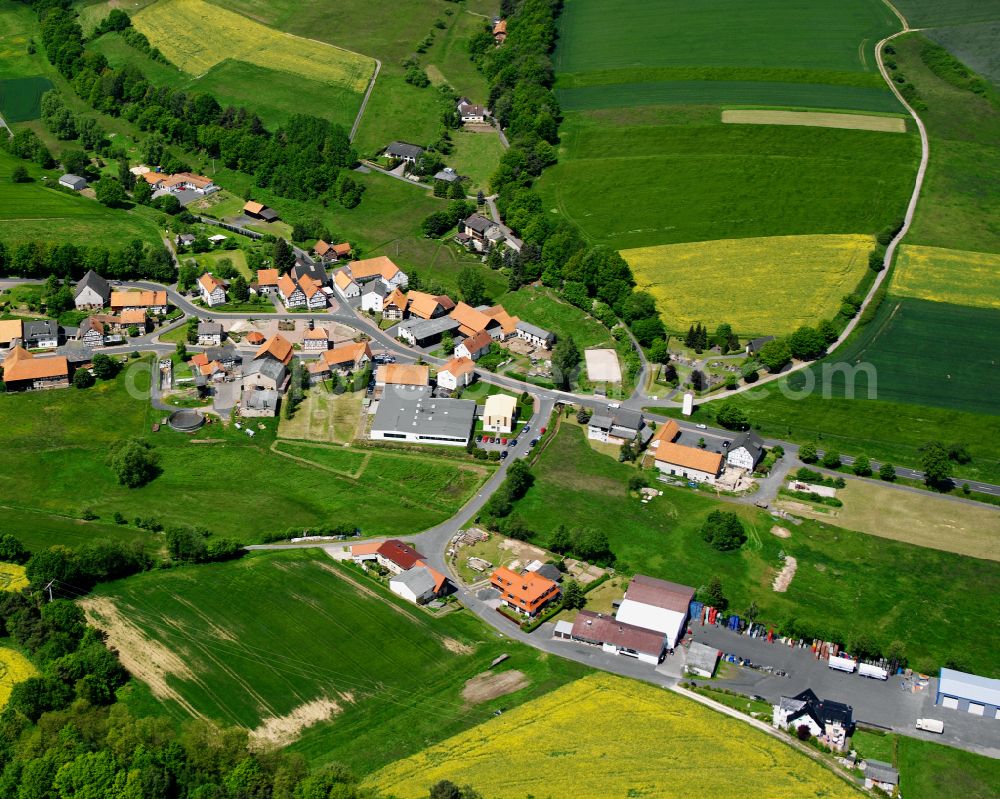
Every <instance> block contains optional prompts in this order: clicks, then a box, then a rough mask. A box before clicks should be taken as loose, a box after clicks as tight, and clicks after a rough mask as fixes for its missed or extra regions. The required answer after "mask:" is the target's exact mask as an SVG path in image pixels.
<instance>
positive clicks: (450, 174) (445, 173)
mask: <svg viewBox="0 0 1000 799" xmlns="http://www.w3.org/2000/svg"><path fill="white" fill-rule="evenodd" d="M434 180H441V181H444V182H445V183H448V184H453V183H461V182H462V181H463V180H465V178H463V177H462V176H461V175H459V174H458V172H456V171H455V170H454V169H452V168H451V167H450V166H446V167H445V168H444V169H442V170H441V171H440V172H435V173H434Z"/></svg>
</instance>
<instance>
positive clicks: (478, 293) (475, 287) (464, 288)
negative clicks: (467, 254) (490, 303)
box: [458, 266, 486, 307]
mask: <svg viewBox="0 0 1000 799" xmlns="http://www.w3.org/2000/svg"><path fill="white" fill-rule="evenodd" d="M458 292H459V294H461V296H462V299H463V300H465V301H466V302H467V303H468V304H469V305H471V306H473V307H476V306H477V305H482V304H483V303H484V302H486V281H484V280H483V276H482V274H481V273H480V271H479V270H478V269H477V268H476V267H474V266H467V267H465V268H464V269H463V270H462V271H461V272H459V273H458Z"/></svg>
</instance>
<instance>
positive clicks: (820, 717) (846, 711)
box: [792, 688, 854, 727]
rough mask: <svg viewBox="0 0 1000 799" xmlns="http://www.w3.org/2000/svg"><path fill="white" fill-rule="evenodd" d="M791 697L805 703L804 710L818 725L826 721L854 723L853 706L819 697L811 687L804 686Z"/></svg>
mask: <svg viewBox="0 0 1000 799" xmlns="http://www.w3.org/2000/svg"><path fill="white" fill-rule="evenodd" d="M792 698H793V699H795V700H797V701H799V702H803V703H804V704H805V707H804V710H805V711H806V712H808V713H809V715H810V716H812V717H813V720H814V721H816V723H817V724H819V725H820V726H822V725H823V724H825V723H826V722H828V721H830V722H838V723H840V724H842V725H843V726H844V727H852V726H853V725H854V708H852V707H851V706H850V705H845V704H844V703H843V702H834V701H833V700H832V699H820V698H819V697H817V696H816V694H815V693H813V690H812V689H811V688H806V689H805V690H804V691H802V692H801V693H798V694H796V695H795V696H794V697H792Z"/></svg>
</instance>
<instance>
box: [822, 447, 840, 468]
mask: <svg viewBox="0 0 1000 799" xmlns="http://www.w3.org/2000/svg"><path fill="white" fill-rule="evenodd" d="M821 463H822V464H823V466H825V467H826V468H827V469H839V468H840V467H841V466H843V461H842V460H841V459H840V453H839V452H834V451H833V450H831V451H829V452H824V453H823V460H822V461H821Z"/></svg>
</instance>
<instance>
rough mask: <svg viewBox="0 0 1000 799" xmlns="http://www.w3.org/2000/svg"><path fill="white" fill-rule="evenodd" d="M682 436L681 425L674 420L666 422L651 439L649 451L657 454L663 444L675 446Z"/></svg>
mask: <svg viewBox="0 0 1000 799" xmlns="http://www.w3.org/2000/svg"><path fill="white" fill-rule="evenodd" d="M680 434H681V428H680V425H678V424H677V422H675V421H674V420H673V419H670V420H669V421H666V422H664V423H663V424H661V425H660V426H659V428H657V430H656V432H655V433H654V434H653V437H652V438H651V439H649V451H650V452H656V451H657V450H658V449H659V448H660V445H661V444H673V443H674V442H675V441H676V440H677V437H678V436H679V435H680Z"/></svg>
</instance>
